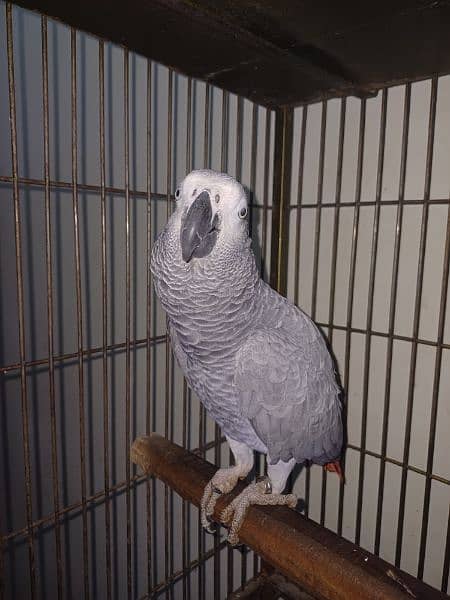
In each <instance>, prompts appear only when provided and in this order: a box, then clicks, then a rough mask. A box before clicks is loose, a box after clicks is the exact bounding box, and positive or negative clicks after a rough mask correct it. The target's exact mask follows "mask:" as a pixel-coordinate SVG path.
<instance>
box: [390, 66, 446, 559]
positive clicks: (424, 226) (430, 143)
mask: <svg viewBox="0 0 450 600" xmlns="http://www.w3.org/2000/svg"><path fill="white" fill-rule="evenodd" d="M436 101H437V77H434V78H433V80H432V85H431V98H430V113H429V121H428V140H427V156H426V170H425V186H424V205H423V208H422V221H421V226H420V242H419V264H418V266H417V281H416V296H415V301H414V319H413V335H412V337H413V342H412V349H411V361H410V370H409V381H408V401H407V409H406V420H405V438H404V447H403V461H402V462H403V466H402V478H401V485H400V500H399V516H398V527H397V541H396V548H395V566H396V567H399V566H400V562H401V558H402V547H403V529H404V523H405V499H406V486H407V479H408V463H409V453H410V445H411V426H412V415H413V404H414V386H415V380H416V366H417V348H418V337H419V325H420V312H421V306H422V288H423V275H424V267H425V251H426V241H427V231H428V209H429V204H428V200H429V199H430V186H431V171H432V164H433V148H434V129H435V124H436Z"/></svg>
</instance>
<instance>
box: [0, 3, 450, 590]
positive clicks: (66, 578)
mask: <svg viewBox="0 0 450 600" xmlns="http://www.w3.org/2000/svg"><path fill="white" fill-rule="evenodd" d="M0 87H1V90H2V99H3V102H1V103H0V135H1V139H2V152H1V154H0V225H1V234H0V273H1V278H2V283H1V286H0V331H1V334H0V344H1V346H0V353H1V356H0V365H1V367H0V368H1V383H0V392H1V402H0V431H1V447H2V457H1V460H0V489H1V494H0V502H1V509H0V535H1V550H2V552H0V582H1V583H0V598H2V599H3V598H4V599H7V598H8V599H9V598H38V597H45V598H64V597H68V598H70V597H75V596H77V597H85V598H89V597H93V598H97V597H108V598H110V597H113V598H147V597H166V598H183V599H184V598H199V599H205V600H207V599H209V598H225V597H226V596H227V594H229V593H230V592H231V591H232V590H234V589H236V588H238V587H239V586H240V585H242V584H243V583H244V582H245V581H247V580H248V579H249V578H250V577H252V576H253V575H254V573H256V572H257V571H258V569H259V564H258V558H257V557H256V556H254V555H253V554H252V553H251V552H249V551H243V552H242V551H239V550H233V549H231V548H230V547H227V545H226V544H225V542H224V537H223V536H221V535H220V533H218V534H216V535H215V536H206V535H205V534H204V532H203V531H202V530H201V528H200V526H199V519H198V512H197V510H196V509H194V508H193V507H192V506H189V505H188V504H187V503H186V502H184V501H182V500H181V499H180V498H179V497H178V496H177V495H176V494H174V493H173V492H171V491H170V490H169V489H168V488H167V487H166V486H164V485H163V484H161V483H160V482H157V481H154V480H147V478H145V477H143V476H142V475H140V474H139V473H137V472H136V470H135V468H134V467H133V466H131V465H130V462H129V460H128V452H129V447H130V444H131V442H132V440H133V439H134V437H136V436H137V435H140V434H143V433H145V432H149V431H157V432H159V433H161V434H163V435H165V436H167V437H169V438H170V439H172V440H173V441H175V442H176V443H179V444H182V445H183V446H185V447H186V448H189V449H195V450H196V451H197V452H199V453H200V454H201V455H202V456H204V457H205V458H206V459H207V460H210V461H212V462H214V463H215V464H217V465H219V464H223V465H226V464H228V462H229V459H230V457H229V451H228V447H227V446H226V444H224V439H223V437H222V436H221V433H220V431H219V430H218V428H217V427H216V426H215V425H214V423H213V422H212V421H211V420H210V419H209V418H208V417H207V415H206V414H205V412H204V410H203V409H202V408H201V407H200V405H199V403H198V401H197V399H196V398H195V397H194V395H193V394H191V392H190V391H189V390H188V388H187V386H186V383H185V382H184V381H183V378H182V375H181V373H180V371H179V369H178V367H177V365H176V363H175V361H174V360H173V357H172V354H171V351H170V346H169V343H168V338H167V334H166V322H165V316H164V314H163V312H162V310H161V308H160V307H159V305H158V303H157V302H156V300H155V297H154V295H153V292H152V289H151V280H150V276H149V269H148V264H149V257H150V249H151V245H152V242H153V240H154V239H155V236H156V235H157V233H158V231H159V230H160V229H161V227H162V226H163V225H164V223H165V221H166V218H167V215H168V214H169V213H170V211H171V209H172V199H173V193H174V191H175V189H176V184H177V182H178V181H180V180H181V179H182V178H183V177H184V175H185V174H186V172H188V171H189V170H191V169H192V168H202V167H211V168H214V169H217V170H221V171H227V172H228V173H230V174H231V175H234V176H235V177H237V178H238V179H239V180H240V181H242V182H243V184H244V185H246V186H247V188H248V190H249V194H250V206H251V217H250V225H251V233H252V237H253V239H254V249H255V253H256V256H257V261H258V263H259V264H260V267H261V273H262V275H263V276H264V277H265V278H268V276H269V274H270V271H271V265H270V255H271V238H272V234H271V223H272V212H273V208H272V185H273V164H274V159H275V158H276V156H275V155H276V151H275V149H274V144H275V141H274V129H275V115H274V113H273V112H272V111H269V110H267V109H265V108H263V107H260V106H257V105H256V104H252V103H251V102H249V101H247V100H244V99H242V98H239V97H236V96H234V95H233V94H230V93H227V92H223V91H221V90H218V89H216V88H214V87H212V86H210V85H208V84H205V83H202V82H199V81H195V80H192V79H189V78H186V77H184V76H182V75H180V74H176V73H174V72H173V71H171V70H170V69H167V68H165V67H162V66H161V65H158V64H156V63H153V62H151V61H148V60H146V59H144V58H142V57H141V56H138V55H136V54H134V53H131V52H128V51H127V50H126V49H124V48H120V47H117V46H115V45H113V44H110V43H108V42H104V41H102V40H98V39H96V38H94V37H92V36H89V35H87V34H84V33H82V32H79V31H76V30H74V29H71V28H69V27H67V26H65V25H63V24H61V23H59V22H55V21H53V20H51V19H47V18H46V17H44V16H40V15H38V14H36V13H31V12H28V11H25V10H22V9H19V8H17V7H15V6H14V5H11V4H5V3H2V4H1V20H0ZM449 106H450V78H449V77H441V78H439V79H438V78H435V79H433V80H428V81H424V82H418V83H413V84H406V85H403V86H398V87H393V88H389V89H384V90H382V92H380V94H379V95H378V96H377V97H376V98H372V99H368V100H357V99H354V98H347V99H345V98H344V99H341V100H330V101H324V102H323V103H318V104H313V105H310V106H305V107H303V108H298V109H295V111H294V114H293V118H294V120H293V134H294V135H293V146H292V176H291V195H290V196H291V200H290V202H291V204H290V206H289V207H288V210H289V219H290V228H289V243H288V246H287V252H286V254H285V255H283V256H282V257H281V259H282V261H283V263H284V264H285V265H286V268H287V273H288V277H287V283H288V289H287V294H288V297H289V298H290V299H291V300H293V301H294V302H295V303H296V304H298V305H300V306H301V307H302V308H304V310H306V312H308V313H309V314H310V315H311V316H312V317H313V319H315V320H316V322H318V324H319V325H320V326H321V327H322V329H323V331H324V333H325V334H326V335H327V337H328V339H329V340H330V344H331V346H332V348H333V351H334V354H335V356H336V359H337V362H338V365H339V369H340V374H341V378H342V383H343V385H344V388H345V390H346V398H345V402H346V415H347V429H348V440H347V441H348V444H347V447H348V449H347V453H346V460H345V472H346V484H345V486H343V485H341V484H340V483H339V481H338V480H337V478H336V477H335V476H333V474H326V473H324V472H323V470H322V469H320V468H317V467H312V468H306V469H303V470H302V471H301V472H300V475H299V477H298V478H297V480H296V481H295V482H294V491H295V492H296V493H297V494H298V495H299V496H300V497H302V498H305V501H306V503H305V506H306V508H305V512H306V514H307V515H308V516H309V518H311V519H314V520H316V521H318V522H319V523H321V524H322V525H325V526H326V527H329V528H330V529H332V530H334V531H336V532H337V533H338V534H339V535H342V536H344V537H346V538H348V539H350V540H352V541H355V542H356V543H357V544H360V545H361V546H363V547H364V548H366V549H368V550H369V551H372V552H374V553H375V554H379V555H380V556H382V557H383V558H385V559H387V560H388V561H390V562H392V563H394V564H396V565H397V566H400V567H401V568H403V569H405V570H406V571H409V572H410V573H412V574H413V575H418V576H419V577H420V578H423V579H424V580H425V581H427V582H428V583H430V584H431V585H433V586H435V587H437V588H440V589H442V590H443V591H447V589H448V580H449V561H450V513H449V497H450V495H449V489H450V487H449V484H450V460H449V457H450V436H449V435H448V431H449V430H450V403H449V400H448V398H449V392H450V381H449V373H450V369H449V366H450V365H449V362H450V353H449V351H450V322H449V317H448V310H447V308H448V302H449V300H448V294H447V291H448V275H449V257H450V226H449V223H450V213H449V211H450V201H449V193H450V169H449V160H450V141H449V140H450V135H449V134H450V113H449V108H448V107H449ZM275 242H276V240H275ZM262 468H263V465H261V464H260V465H259V469H262Z"/></svg>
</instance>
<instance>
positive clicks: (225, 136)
mask: <svg viewBox="0 0 450 600" xmlns="http://www.w3.org/2000/svg"><path fill="white" fill-rule="evenodd" d="M229 108H230V95H229V93H228V92H226V91H223V96H222V149H221V157H220V165H221V170H222V171H223V172H226V171H227V167H228V144H229ZM229 457H230V461H231V460H232V453H231V450H230V451H229ZM233 580H234V552H233V549H232V548H231V546H230V545H228V547H227V595H229V594H231V593H232V591H233Z"/></svg>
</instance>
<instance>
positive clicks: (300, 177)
mask: <svg viewBox="0 0 450 600" xmlns="http://www.w3.org/2000/svg"><path fill="white" fill-rule="evenodd" d="M307 122H308V106H307V105H306V106H304V107H303V108H302V125H301V132H300V155H299V159H298V175H297V182H298V188H297V215H296V220H295V263H294V304H296V305H297V306H298V302H299V293H298V286H299V281H300V237H301V226H302V202H303V172H304V166H305V145H306V125H307Z"/></svg>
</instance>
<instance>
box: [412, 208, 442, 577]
mask: <svg viewBox="0 0 450 600" xmlns="http://www.w3.org/2000/svg"><path fill="white" fill-rule="evenodd" d="M449 263H450V206H449V207H448V209H447V233H446V238H445V250H444V261H443V267H442V281H441V299H440V305H439V320H438V337H437V344H438V345H437V348H436V358H435V364H434V375H433V392H432V401H431V416H430V430H429V434H428V451H427V468H426V471H427V475H426V480H425V492H424V500H423V515H422V530H421V535H420V549H419V562H418V567H417V577H418V578H419V579H422V578H423V571H424V566H425V551H426V547H427V537H428V521H429V515H430V498H431V483H432V481H431V475H432V473H433V460H434V448H435V444H436V425H437V415H438V401H439V387H440V382H441V367H442V343H443V341H444V331H445V319H446V308H447V295H448V279H449Z"/></svg>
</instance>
